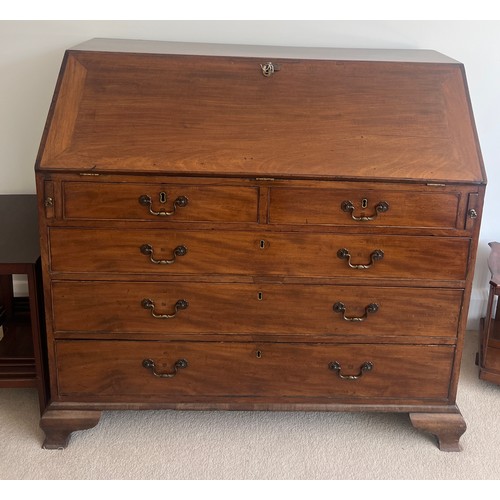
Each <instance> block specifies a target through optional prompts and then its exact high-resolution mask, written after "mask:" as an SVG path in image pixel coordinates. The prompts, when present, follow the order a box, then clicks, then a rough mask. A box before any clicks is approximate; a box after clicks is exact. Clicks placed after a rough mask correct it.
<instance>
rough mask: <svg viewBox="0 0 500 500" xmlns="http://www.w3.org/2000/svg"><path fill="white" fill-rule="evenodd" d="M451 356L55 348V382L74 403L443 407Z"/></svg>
mask: <svg viewBox="0 0 500 500" xmlns="http://www.w3.org/2000/svg"><path fill="white" fill-rule="evenodd" d="M453 353H454V348H453V347H450V346H415V345H390V346H387V345H370V344H359V345H354V344H340V345H335V344H300V343H296V344H295V343H283V344H266V343H262V344H258V343H227V342H217V343H215V342H214V343H211V342H186V343H182V342H125V341H124V342H112V341H58V342H57V343H56V360H57V383H58V392H59V396H60V398H61V399H64V398H65V397H69V398H71V399H72V400H77V399H78V398H79V397H80V398H82V399H85V398H91V399H92V400H97V401H99V400H101V401H102V400H104V401H114V400H120V398H126V399H127V401H136V400H137V401H140V400H149V401H151V400H156V401H159V402H161V401H165V402H168V401H175V398H176V397H182V396H189V397H190V398H191V399H190V401H191V402H194V401H196V399H192V398H196V397H199V398H200V400H203V398H207V397H226V398H227V399H230V398H231V396H257V397H259V398H266V397H269V398H271V397H272V398H280V397H287V396H289V397H297V398H299V397H300V398H324V399H325V400H332V402H333V401H334V400H338V399H341V398H352V399H357V398H365V399H364V402H365V403H369V401H367V400H366V398H373V399H378V400H390V399H419V398H420V399H421V398H423V397H425V399H426V400H433V399H435V400H444V399H446V398H447V396H448V386H449V378H450V374H451V367H452V360H453ZM155 373H156V375H155ZM158 375H164V376H163V377H160V376H158ZM349 377H350V378H349Z"/></svg>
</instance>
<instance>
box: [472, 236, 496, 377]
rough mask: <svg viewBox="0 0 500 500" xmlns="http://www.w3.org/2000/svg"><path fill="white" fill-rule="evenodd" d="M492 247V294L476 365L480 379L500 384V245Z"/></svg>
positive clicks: (481, 324)
mask: <svg viewBox="0 0 500 500" xmlns="http://www.w3.org/2000/svg"><path fill="white" fill-rule="evenodd" d="M489 245H490V247H491V252H490V256H489V258H488V267H489V269H490V273H491V280H490V293H489V297H488V306H487V308H486V316H485V317H484V318H481V322H480V328H479V352H478V353H477V356H476V364H477V365H478V366H479V378H480V379H483V380H487V381H488V382H494V383H495V384H500V302H499V301H498V297H499V296H500V243H498V242H496V241H495V242H492V243H489Z"/></svg>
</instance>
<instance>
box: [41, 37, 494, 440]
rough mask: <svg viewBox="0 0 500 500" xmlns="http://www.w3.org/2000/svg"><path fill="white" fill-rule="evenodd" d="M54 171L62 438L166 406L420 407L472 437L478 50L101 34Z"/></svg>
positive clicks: (52, 155) (53, 340) (51, 335)
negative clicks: (460, 392)
mask: <svg viewBox="0 0 500 500" xmlns="http://www.w3.org/2000/svg"><path fill="white" fill-rule="evenodd" d="M36 178H37V191H38V197H39V213H40V228H41V248H42V258H43V273H44V286H45V299H46V300H45V304H46V317H47V338H48V346H47V347H48V353H49V354H48V357H49V367H50V384H51V395H52V398H51V401H50V403H49V405H48V406H47V410H46V412H45V413H44V415H43V416H42V419H41V427H42V429H43V430H44V431H45V434H46V440H45V443H44V446H45V447H46V448H62V447H65V446H66V445H67V442H68V439H69V437H70V434H71V432H73V431H75V430H82V429H86V428H90V427H92V426H94V425H96V424H97V422H98V420H99V417H100V413H101V411H103V410H110V409H161V408H165V409H179V410H181V409H184V410H200V409H203V410H207V409H213V410H216V409H219V410H302V411H379V412H406V413H409V415H410V419H411V422H412V424H413V425H414V426H415V427H416V428H419V429H422V430H424V431H427V432H431V433H433V434H435V435H436V436H437V438H438V442H439V446H440V448H441V449H443V450H458V449H459V438H460V436H461V435H462V433H463V432H464V431H465V422H464V419H463V418H462V416H461V414H460V412H459V409H458V408H457V406H456V392H457V384H458V377H459V367H460V359H461V354H462V347H463V342H464V331H465V326H466V319H467V311H468V306H469V298H470V292H471V284H472V277H473V271H474V259H475V254H476V246H477V241H478V233H479V226H480V219H481V210H482V203H483V196H484V189H485V183H486V178H485V173H484V168H483V165H482V160H481V155H480V151H479V146H478V141H477V137H476V131H475V126H474V122H473V117H472V112H471V106H470V102H469V96H468V91H467V86H466V80H465V73H464V69H463V66H462V65H461V64H460V63H458V62H456V61H454V60H452V59H449V58H448V57H445V56H443V55H441V54H438V53H436V52H433V51H408V50H404V51H399V50H393V51H390V50H384V51H370V50H337V49H313V48H311V49H306V48H285V47H264V46H262V47H258V46H255V47H251V46H224V45H202V44H180V43H168V42H146V41H127V40H102V39H101V40H99V39H96V40H91V41H89V42H86V43H84V44H82V45H80V46H78V47H76V48H73V49H71V50H68V51H67V52H66V54H65V56H64V61H63V64H62V68H61V72H60V76H59V79H58V83H57V87H56V89H55V94H54V99H53V102H52V105H51V109H50V112H49V116H48V120H47V125H46V127H45V131H44V134H43V138H42V142H41V147H40V151H39V155H38V158H37V162H36Z"/></svg>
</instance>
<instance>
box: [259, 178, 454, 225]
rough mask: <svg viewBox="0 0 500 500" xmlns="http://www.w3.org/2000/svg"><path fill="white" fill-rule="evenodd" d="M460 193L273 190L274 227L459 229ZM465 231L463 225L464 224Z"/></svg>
mask: <svg viewBox="0 0 500 500" xmlns="http://www.w3.org/2000/svg"><path fill="white" fill-rule="evenodd" d="M462 195H463V193H461V192H440V193H436V192H430V191H415V192H410V191H397V190H396V189H395V190H382V189H381V190H372V189H365V190H361V189H360V190H354V189H352V190H347V189H346V190H343V189H300V188H272V189H271V194H270V209H269V221H270V223H271V224H304V225H306V224H325V225H356V226H363V225H375V226H400V227H418V228H426V227H428V228H445V229H456V228H457V224H458V210H459V203H460V198H461V196H462ZM462 228H463V223H462Z"/></svg>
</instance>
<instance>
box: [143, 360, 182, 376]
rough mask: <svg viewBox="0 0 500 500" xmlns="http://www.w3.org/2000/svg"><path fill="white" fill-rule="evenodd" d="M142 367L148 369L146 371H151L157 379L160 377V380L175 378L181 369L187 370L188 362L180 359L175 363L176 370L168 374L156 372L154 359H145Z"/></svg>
mask: <svg viewBox="0 0 500 500" xmlns="http://www.w3.org/2000/svg"><path fill="white" fill-rule="evenodd" d="M142 366H144V368H146V369H151V371H152V373H153V375H154V376H155V377H159V378H172V377H175V376H176V375H177V371H178V370H179V369H180V368H187V366H188V362H187V360H185V359H178V360H177V361H176V362H175V363H174V369H173V371H171V372H166V373H159V372H157V371H156V365H155V362H154V361H153V360H152V359H145V360H144V361H143V362H142Z"/></svg>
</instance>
